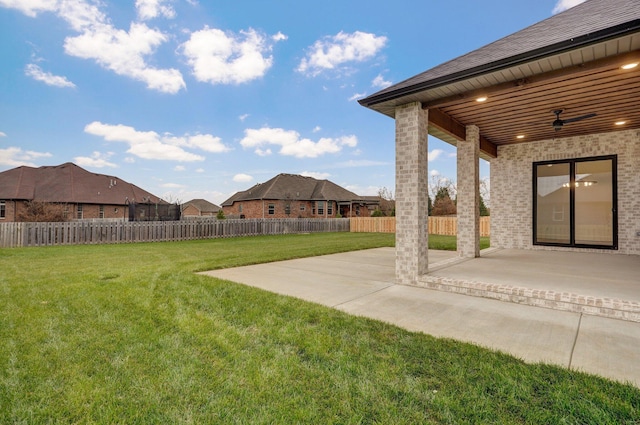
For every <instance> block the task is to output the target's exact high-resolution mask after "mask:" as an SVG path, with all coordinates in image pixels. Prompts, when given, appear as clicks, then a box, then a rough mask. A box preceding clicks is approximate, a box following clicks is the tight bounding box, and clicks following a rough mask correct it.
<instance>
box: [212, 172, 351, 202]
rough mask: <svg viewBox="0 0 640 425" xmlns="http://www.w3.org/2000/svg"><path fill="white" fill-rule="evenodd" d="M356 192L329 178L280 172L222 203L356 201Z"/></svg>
mask: <svg viewBox="0 0 640 425" xmlns="http://www.w3.org/2000/svg"><path fill="white" fill-rule="evenodd" d="M360 198H361V197H359V196H358V195H356V194H355V193H353V192H351V191H349V190H347V189H345V188H343V187H341V186H338V185H337V184H335V183H333V182H331V181H329V180H317V179H314V178H313V177H306V176H300V175H297V174H278V175H277V176H275V177H273V178H272V179H270V180H267V181H266V182H264V183H258V184H256V185H255V186H253V187H251V188H250V189H247V190H245V191H241V192H237V193H235V194H234V195H232V196H231V197H230V198H229V199H227V200H226V201H224V202H223V203H222V205H223V206H229V205H233V203H234V202H238V201H250V200H256V199H302V200H307V201H313V200H319V201H320V200H331V201H345V202H346V201H354V200H357V199H360Z"/></svg>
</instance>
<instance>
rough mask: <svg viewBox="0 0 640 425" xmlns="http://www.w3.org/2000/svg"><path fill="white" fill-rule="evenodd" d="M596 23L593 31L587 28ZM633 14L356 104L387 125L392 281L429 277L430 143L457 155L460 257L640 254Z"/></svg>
mask: <svg viewBox="0 0 640 425" xmlns="http://www.w3.org/2000/svg"><path fill="white" fill-rule="evenodd" d="M595 17H597V19H595ZM638 96H640V4H638V0H588V1H586V2H584V3H582V4H579V5H577V6H574V7H572V8H570V9H568V10H566V11H564V12H562V13H559V14H557V15H554V16H552V17H550V18H548V19H545V20H543V21H541V22H538V23H536V24H534V25H532V26H530V27H528V28H525V29H523V30H521V31H519V32H516V33H514V34H511V35H509V36H507V37H504V38H503V39H500V40H497V41H496V42H494V43H491V44H488V45H486V46H484V47H481V48H480V49H477V50H475V51H472V52H470V53H468V54H465V55H463V56H460V57H458V58H455V59H453V60H450V61H448V62H445V63H443V64H441V65H438V66H436V67H434V68H432V69H429V70H427V71H425V72H423V73H420V74H418V75H415V76H413V77H411V78H408V79H406V80H404V81H402V82H400V83H398V84H395V85H393V86H390V87H388V88H385V89H383V90H381V91H379V92H377V93H374V94H372V95H370V96H368V97H366V98H364V99H361V100H360V101H359V102H360V104H361V105H362V106H365V107H367V108H370V109H372V110H375V111H377V112H380V113H382V114H384V115H387V116H389V117H391V118H393V119H394V120H395V129H396V133H395V147H396V187H395V190H396V220H397V224H396V229H397V231H396V281H397V282H398V283H402V284H410V285H419V284H420V279H419V277H420V276H423V275H426V274H428V250H427V248H426V247H427V241H428V230H427V228H426V222H427V208H426V205H427V176H428V160H427V152H428V139H429V136H433V137H437V138H438V139H441V140H443V141H445V142H448V143H450V144H452V145H454V146H456V147H457V210H458V239H457V240H458V254H459V256H461V257H467V258H474V257H478V256H480V250H479V232H478V229H479V167H478V162H479V159H480V158H483V159H486V160H488V161H489V162H490V164H491V177H490V179H491V181H490V183H491V187H490V193H491V246H492V248H494V247H495V248H516V249H530V250H564V251H582V252H584V251H592V252H599V253H602V254H628V255H640V107H639V106H638V105H639V104H638V102H637V98H638Z"/></svg>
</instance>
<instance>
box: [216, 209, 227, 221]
mask: <svg viewBox="0 0 640 425" xmlns="http://www.w3.org/2000/svg"><path fill="white" fill-rule="evenodd" d="M216 218H217V219H218V220H224V219H225V218H226V217H225V216H224V211H222V208H220V209H219V210H218V214H216Z"/></svg>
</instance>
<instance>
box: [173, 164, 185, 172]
mask: <svg viewBox="0 0 640 425" xmlns="http://www.w3.org/2000/svg"><path fill="white" fill-rule="evenodd" d="M186 169H187V168H186V167H185V166H184V165H176V166H175V167H173V171H185V170H186Z"/></svg>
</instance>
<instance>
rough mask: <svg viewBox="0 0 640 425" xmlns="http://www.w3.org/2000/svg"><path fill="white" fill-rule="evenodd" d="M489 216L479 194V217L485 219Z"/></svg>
mask: <svg viewBox="0 0 640 425" xmlns="http://www.w3.org/2000/svg"><path fill="white" fill-rule="evenodd" d="M488 215H489V209H488V208H487V206H486V205H485V204H484V199H483V196H482V194H480V217H485V216H488Z"/></svg>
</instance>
